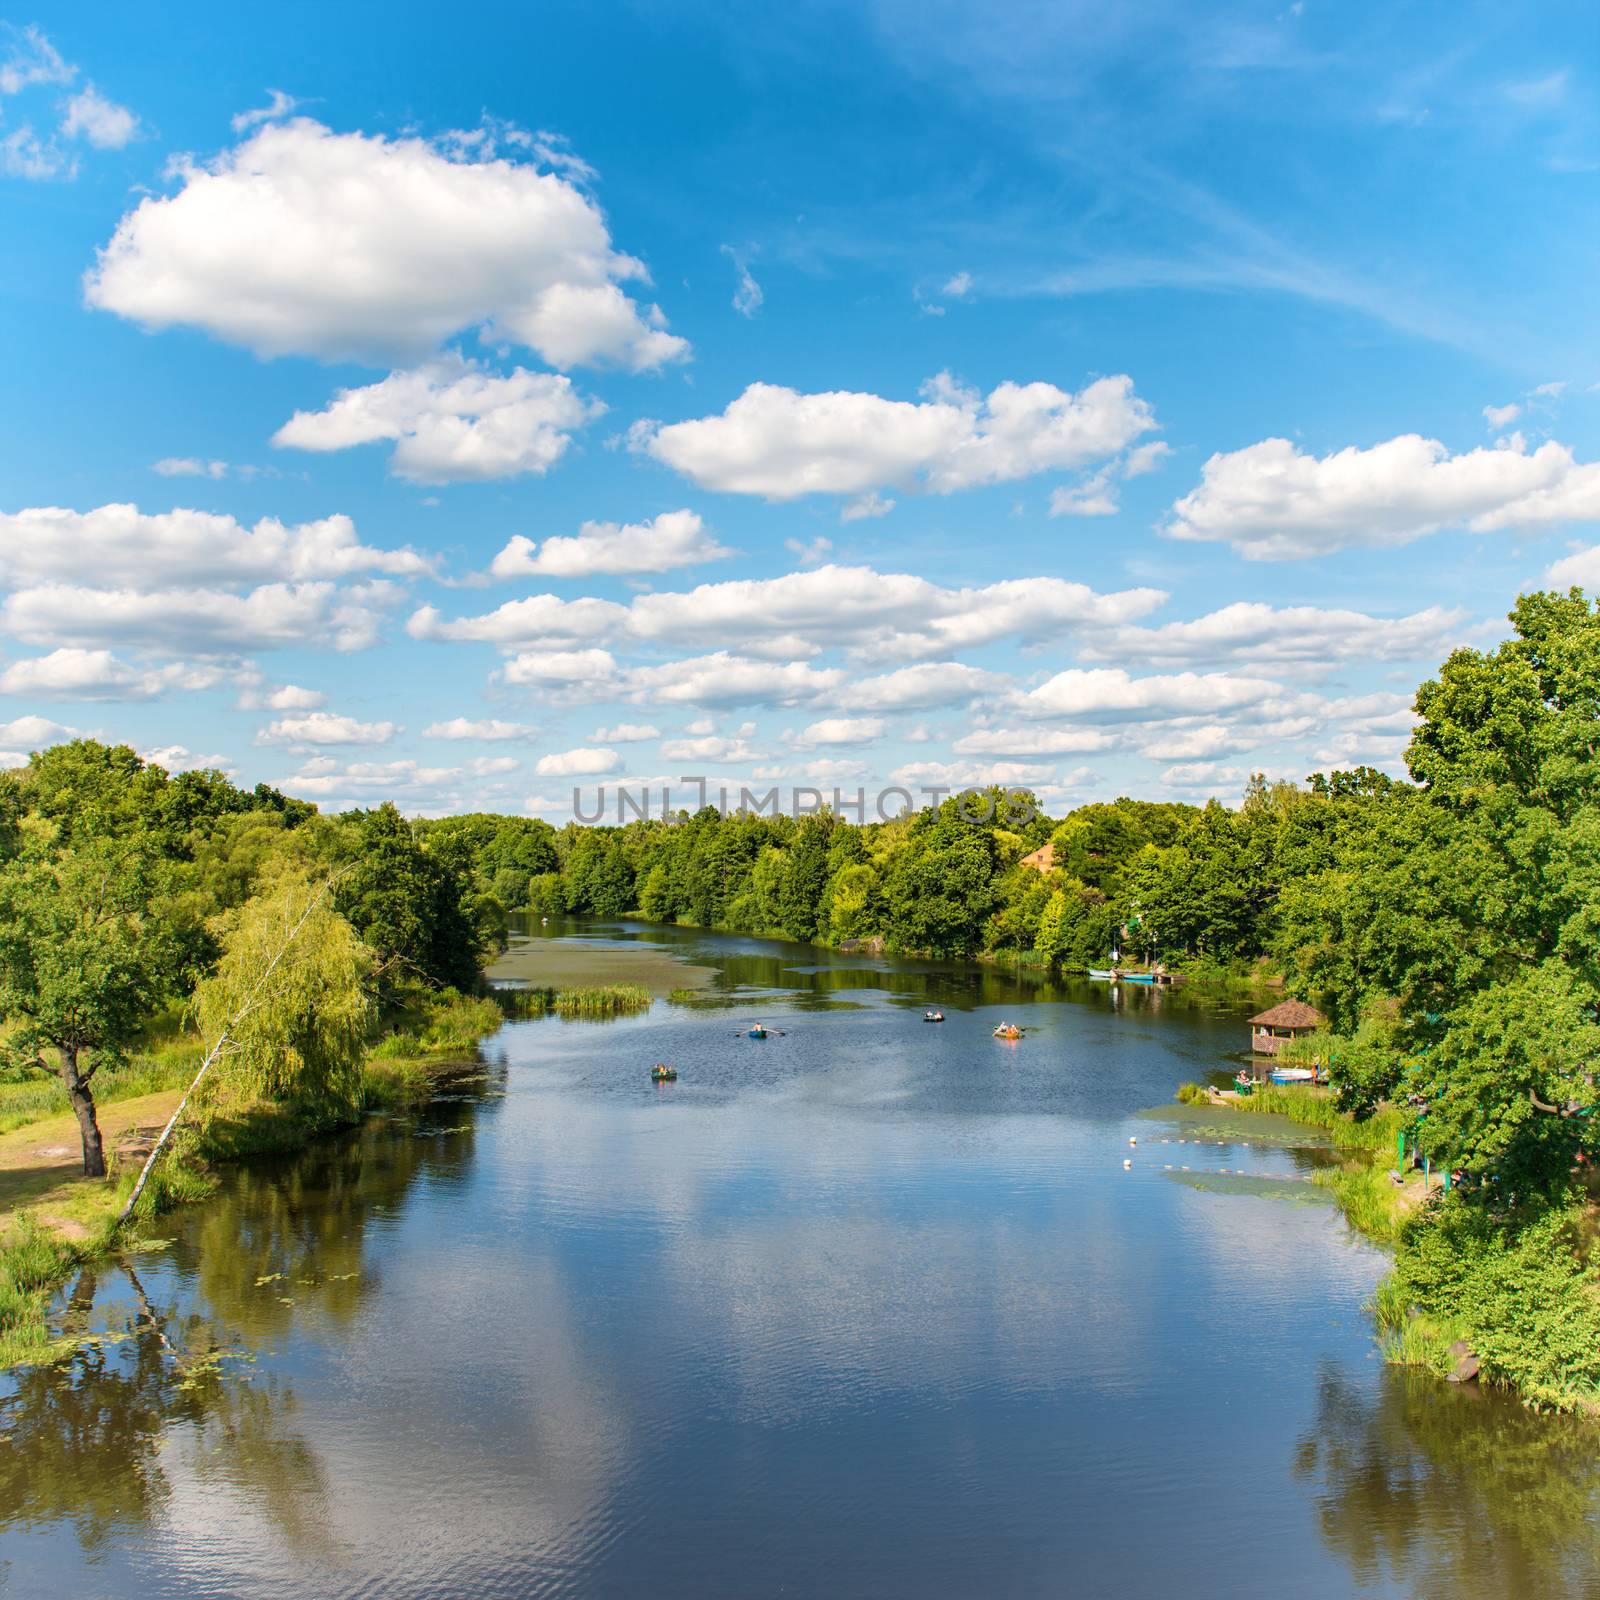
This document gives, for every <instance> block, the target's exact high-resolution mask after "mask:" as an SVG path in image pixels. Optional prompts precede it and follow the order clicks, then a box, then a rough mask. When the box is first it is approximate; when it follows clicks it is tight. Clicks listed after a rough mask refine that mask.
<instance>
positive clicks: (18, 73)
mask: <svg viewBox="0 0 1600 1600" xmlns="http://www.w3.org/2000/svg"><path fill="white" fill-rule="evenodd" d="M0 42H4V43H5V45H6V53H5V56H4V57H3V58H0V98H4V97H6V96H9V95H20V94H25V93H26V92H27V91H28V90H30V89H38V88H43V87H46V86H50V85H57V86H59V85H65V84H71V83H73V82H75V81H76V79H77V77H78V69H77V67H75V66H74V65H73V64H72V63H71V62H70V61H65V60H63V59H62V56H61V52H60V51H58V50H57V49H56V47H55V46H54V45H53V44H51V42H50V41H49V39H47V38H46V37H45V35H44V34H43V33H42V32H40V30H39V29H38V28H36V27H26V28H19V27H14V26H13V25H11V24H10V23H5V22H0ZM56 110H57V112H58V113H59V118H58V121H57V126H56V129H55V131H54V132H53V133H50V134H45V135H41V134H39V133H37V132H35V130H34V125H33V123H32V122H31V121H24V122H21V123H19V124H18V125H17V126H16V127H15V128H13V129H12V130H11V132H10V133H8V134H6V135H5V136H4V137H3V138H0V171H3V172H5V173H6V174H8V175H9V176H11V177H15V178H28V179H32V180H34V181H41V180H46V179H50V178H74V177H76V176H77V173H78V159H77V156H76V155H75V154H74V153H73V152H72V151H71V149H70V144H71V142H72V141H73V140H83V141H85V142H86V143H88V144H89V145H91V146H93V147H94V148H95V149H97V150H118V149H121V148H122V146H124V145H125V144H127V143H128V142H129V141H130V140H131V139H132V138H134V136H135V135H136V134H137V133H138V132H139V119H138V118H137V117H136V116H134V114H133V113H132V112H131V111H129V110H128V109H127V108H126V107H125V106H119V105H117V104H116V102H115V101H112V100H108V99H107V98H106V97H105V96H104V95H103V94H101V93H100V92H99V90H97V89H96V88H95V86H94V85H93V84H92V83H86V84H85V85H84V86H83V87H82V88H81V89H79V90H78V91H77V92H76V93H75V94H72V95H69V96H68V97H67V98H66V99H65V100H63V101H61V102H60V103H59V104H58V105H57V107H56Z"/></svg>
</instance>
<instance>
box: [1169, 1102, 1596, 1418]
mask: <svg viewBox="0 0 1600 1600" xmlns="http://www.w3.org/2000/svg"><path fill="white" fill-rule="evenodd" d="M1189 1088H1194V1089H1197V1090H1204V1091H1205V1094H1206V1096H1207V1102H1206V1103H1208V1104H1210V1105H1213V1106H1215V1107H1217V1108H1219V1109H1227V1110H1229V1111H1232V1112H1236V1113H1240V1114H1244V1115H1256V1116H1259V1115H1268V1116H1278V1117H1284V1118H1286V1119H1288V1120H1289V1121H1291V1122H1294V1123H1297V1124H1298V1125H1300V1126H1302V1127H1306V1128H1315V1129H1317V1130H1318V1131H1319V1132H1321V1133H1323V1134H1326V1135H1327V1136H1328V1137H1329V1139H1330V1142H1331V1143H1332V1144H1333V1146H1334V1147H1335V1148H1336V1149H1337V1150H1338V1151H1339V1153H1340V1155H1341V1157H1342V1160H1341V1162H1340V1164H1339V1165H1338V1166H1336V1167H1330V1168H1328V1169H1327V1170H1326V1171H1323V1172H1318V1173H1316V1174H1314V1175H1313V1177H1312V1179H1311V1181H1312V1182H1313V1183H1316V1184H1318V1185H1320V1186H1321V1187H1324V1188H1326V1189H1328V1190H1329V1191H1330V1192H1331V1194H1332V1195H1333V1197H1334V1199H1335V1200H1336V1202H1337V1203H1338V1206H1339V1210H1340V1213H1341V1215H1342V1216H1343V1217H1344V1220H1345V1222H1346V1224H1347V1225H1348V1226H1349V1227H1350V1228H1351V1229H1352V1230H1353V1231H1354V1232H1356V1233H1358V1234H1360V1235H1361V1236H1362V1237H1363V1238H1364V1239H1366V1240H1367V1241H1369V1242H1370V1243H1372V1244H1374V1245H1376V1246H1378V1247H1380V1248H1382V1249H1384V1250H1386V1251H1387V1252H1389V1254H1390V1255H1391V1257H1393V1258H1394V1259H1395V1260H1396V1266H1395V1267H1393V1268H1391V1270H1390V1271H1389V1272H1388V1274H1386V1275H1385V1277H1384V1278H1383V1279H1382V1281H1381V1282H1380V1283H1379V1284H1378V1285H1377V1288H1376V1289H1375V1290H1374V1292H1373V1295H1372V1299H1371V1300H1370V1302H1369V1303H1368V1306H1367V1309H1368V1311H1369V1312H1370V1314H1371V1316H1372V1318H1373V1322H1374V1325H1375V1327H1376V1329H1377V1333H1378V1341H1379V1346H1380V1348H1381V1350H1382V1352H1383V1356H1384V1360H1385V1361H1386V1362H1387V1363H1388V1364H1389V1365H1391V1366H1394V1367H1401V1368H1410V1369H1414V1370H1421V1371H1424V1372H1427V1373H1429V1374H1430V1375H1432V1376H1433V1377H1434V1378H1436V1379H1439V1380H1440V1381H1442V1382H1446V1383H1455V1384H1461V1383H1482V1384H1483V1385H1485V1386H1486V1387H1490V1388H1495V1389H1499V1390H1502V1391H1504V1392H1505V1393H1507V1394H1510V1395H1512V1396H1514V1397H1515V1398H1516V1399H1517V1400H1518V1401H1520V1402H1521V1403H1522V1404H1523V1405H1525V1406H1527V1407H1528V1408H1529V1409H1530V1410H1536V1411H1542V1412H1570V1413H1576V1414H1580V1415H1587V1416H1590V1417H1600V1402H1597V1400H1596V1398H1595V1397H1594V1396H1593V1395H1591V1394H1589V1393H1587V1392H1584V1391H1582V1390H1579V1389H1575V1388H1571V1387H1565V1388H1563V1387H1556V1388H1552V1387H1550V1386H1548V1385H1540V1386H1538V1387H1536V1388H1534V1387H1528V1386H1524V1385H1523V1384H1519V1383H1518V1382H1516V1381H1515V1380H1514V1379H1513V1378H1512V1377H1511V1376H1509V1375H1502V1374H1500V1373H1497V1372H1496V1371H1494V1370H1493V1369H1492V1368H1489V1369H1487V1370H1486V1369H1485V1363H1484V1361H1483V1359H1482V1358H1481V1357H1480V1353H1479V1347H1480V1346H1482V1345H1483V1344H1485V1343H1488V1342H1491V1338H1492V1333H1491V1330H1492V1327H1493V1323H1492V1317H1488V1318H1487V1320H1485V1321H1484V1322H1483V1324H1482V1325H1480V1326H1478V1327H1477V1328H1476V1329H1474V1328H1473V1327H1472V1326H1469V1325H1468V1323H1467V1322H1466V1321H1465V1320H1458V1319H1445V1318H1440V1317H1438V1316H1433V1315H1429V1314H1427V1313H1426V1312H1425V1311H1424V1310H1423V1309H1422V1308H1421V1307H1420V1306H1418V1305H1416V1304H1415V1303H1413V1300H1412V1297H1411V1295H1410V1294H1409V1293H1408V1292H1407V1290H1406V1287H1405V1284H1404V1283H1403V1282H1402V1274H1401V1272H1400V1271H1399V1267H1398V1261H1399V1252H1400V1250H1401V1249H1402V1247H1403V1244H1404V1234H1405V1230H1406V1228H1407V1225H1408V1223H1411V1222H1413V1221H1414V1220H1417V1219H1421V1218H1422V1216H1423V1213H1424V1210H1425V1208H1427V1207H1428V1206H1430V1205H1438V1204H1440V1203H1442V1201H1443V1199H1444V1195H1445V1192H1446V1191H1445V1190H1444V1189H1443V1187H1442V1186H1441V1185H1439V1184H1433V1183H1430V1182H1429V1181H1428V1179H1427V1177H1426V1174H1425V1173H1418V1172H1415V1171H1408V1172H1403V1173H1401V1172H1400V1169H1399V1168H1397V1167H1395V1166H1394V1165H1393V1161H1394V1156H1395V1152H1396V1146H1397V1141H1398V1138H1399V1136H1400V1133H1401V1132H1402V1130H1403V1128H1404V1126H1405V1123H1406V1119H1405V1117H1404V1116H1403V1114H1402V1113H1401V1112H1400V1111H1399V1110H1398V1109H1396V1108H1394V1107H1385V1108H1383V1109H1382V1110H1380V1111H1379V1112H1378V1113H1377V1114H1376V1115H1375V1116H1373V1117H1371V1118H1368V1119H1365V1120H1364V1121H1357V1120H1356V1119H1355V1118H1353V1117H1351V1116H1350V1115H1349V1114H1348V1113H1345V1112H1341V1111H1339V1110H1338V1108H1337V1106H1336V1105H1335V1103H1334V1098H1333V1095H1332V1094H1331V1092H1329V1091H1327V1090H1325V1089H1317V1088H1313V1087H1311V1086H1296V1087H1293V1088H1272V1087H1267V1088H1257V1089H1256V1090H1255V1092H1254V1093H1252V1094H1250V1095H1240V1094H1237V1093H1235V1092H1232V1091H1230V1090H1223V1089H1218V1088H1216V1087H1215V1086H1214V1085H1210V1084H1199V1085H1184V1086H1183V1089H1180V1091H1179V1097H1180V1098H1184V1089H1189ZM1188 1098H1189V1099H1190V1103H1195V1098H1194V1097H1192V1096H1191V1097H1188ZM1397 1174H1399V1176H1400V1181H1399V1182H1396V1181H1395V1179H1396V1175H1397Z"/></svg>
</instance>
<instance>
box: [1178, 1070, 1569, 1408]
mask: <svg viewBox="0 0 1600 1600" xmlns="http://www.w3.org/2000/svg"><path fill="white" fill-rule="evenodd" d="M1196 1087H1197V1086H1190V1085H1185V1089H1191V1088H1196ZM1205 1092H1206V1093H1208V1094H1210V1095H1212V1096H1213V1098H1214V1100H1215V1099H1225V1103H1226V1104H1227V1105H1228V1106H1229V1107H1230V1108H1231V1109H1233V1110H1236V1111H1240V1112H1244V1113H1247V1114H1254V1115H1265V1116H1273V1117H1283V1118H1287V1119H1288V1120H1290V1121H1293V1122H1296V1123H1299V1124H1301V1125H1302V1126H1305V1127H1311V1128H1316V1129H1318V1130H1319V1131H1320V1132H1321V1133H1323V1134H1324V1135H1325V1136H1326V1137H1327V1138H1328V1139H1329V1141H1330V1142H1331V1143H1332V1144H1333V1145H1334V1146H1335V1147H1336V1148H1337V1149H1338V1150H1339V1151H1340V1153H1341V1155H1342V1156H1343V1158H1344V1159H1343V1160H1342V1162H1341V1163H1340V1165H1338V1166H1336V1167H1329V1168H1327V1169H1325V1170H1323V1171H1321V1172H1318V1173H1316V1174H1315V1175H1314V1176H1313V1178H1312V1181H1313V1182H1314V1183H1318V1184H1320V1185H1322V1186H1324V1187H1325V1188H1327V1189H1328V1190H1330V1191H1331V1192H1332V1194H1333V1195H1334V1197H1335V1198H1336V1199H1337V1200H1338V1202H1339V1206H1340V1209H1341V1210H1342V1211H1343V1213H1344V1216H1345V1218H1346V1220H1347V1221H1348V1222H1349V1224H1350V1225H1351V1227H1353V1228H1354V1229H1356V1231H1357V1232H1359V1233H1361V1234H1363V1235H1364V1236H1365V1237H1367V1238H1369V1239H1371V1240H1373V1241H1374V1242H1376V1243H1378V1244H1381V1245H1383V1246H1385V1247H1386V1248H1388V1249H1389V1250H1391V1251H1392V1252H1394V1255H1395V1266H1394V1269H1393V1270H1392V1271H1391V1272H1390V1273H1389V1274H1388V1276H1386V1277H1385V1278H1384V1280H1383V1282H1382V1283H1380V1284H1379V1285H1378V1288H1377V1290H1376V1291H1375V1292H1374V1295H1373V1299H1372V1303H1371V1306H1370V1309H1371V1311H1372V1314H1373V1317H1374V1320H1375V1321H1376V1323H1377V1325H1378V1329H1379V1333H1380V1336H1381V1339H1382V1343H1383V1350H1384V1355H1385V1357H1386V1359H1387V1360H1388V1361H1389V1362H1390V1363H1392V1364H1393V1365H1395V1366H1404V1367H1417V1368H1422V1369H1424V1370H1426V1371H1428V1372H1431V1373H1433V1374H1434V1375H1435V1376H1436V1377H1439V1378H1442V1379H1451V1378H1454V1379H1455V1380H1457V1381H1460V1380H1462V1379H1463V1378H1470V1377H1472V1376H1478V1377H1480V1378H1481V1379H1482V1380H1483V1381H1485V1382H1489V1383H1492V1384H1496V1385H1498V1386H1501V1387H1504V1388H1506V1389H1510V1390H1512V1391H1513V1392H1515V1393H1516V1394H1517V1395H1518V1396H1520V1397H1521V1398H1522V1399H1523V1400H1524V1401H1526V1402H1527V1403H1528V1404H1530V1405H1532V1406H1534V1407H1537V1408H1539V1409H1543V1410H1551V1411H1577V1412H1587V1413H1590V1414H1593V1415H1600V1374H1597V1367H1600V1278H1597V1275H1596V1272H1595V1270H1594V1265H1593V1262H1594V1254H1595V1251H1594V1241H1595V1239H1596V1238H1597V1237H1600V1213H1597V1212H1596V1209H1595V1207H1594V1206H1593V1205H1592V1204H1591V1205H1580V1204H1574V1205H1572V1206H1570V1207H1569V1208H1568V1209H1567V1210H1565V1211H1562V1212H1554V1213H1545V1214H1542V1215H1540V1216H1538V1217H1537V1218H1535V1219H1533V1220H1530V1219H1528V1218H1525V1217H1522V1216H1520V1215H1519V1214H1517V1213H1516V1212H1515V1211H1512V1210H1508V1212H1507V1213H1506V1214H1504V1215H1499V1216H1496V1215H1492V1214H1489V1213H1486V1212H1484V1211H1483V1210H1482V1209H1480V1208H1473V1207H1469V1206H1467V1205H1466V1204H1465V1203H1464V1201H1463V1197H1462V1196H1461V1195H1460V1194H1459V1193H1456V1194H1450V1193H1447V1192H1446V1191H1445V1190H1444V1188H1443V1186H1442V1184H1441V1183H1439V1182H1437V1181H1435V1182H1433V1183H1425V1180H1424V1177H1423V1174H1421V1173H1419V1172H1415V1171H1408V1172H1406V1173H1405V1174H1404V1178H1403V1181H1402V1182H1400V1183H1396V1182H1395V1181H1394V1177H1393V1176H1392V1173H1393V1172H1394V1170H1395V1162H1396V1157H1397V1145H1398V1140H1399V1136H1400V1134H1401V1132H1402V1131H1404V1130H1408V1129H1409V1127H1410V1126H1411V1119H1410V1118H1409V1117H1408V1116H1407V1114H1406V1113H1404V1112H1401V1111H1399V1110H1398V1109H1396V1108H1393V1107H1384V1108H1382V1109H1380V1110H1379V1111H1378V1112H1376V1113H1375V1114H1374V1115H1373V1116H1371V1117H1368V1118H1364V1119H1362V1120H1359V1121H1358V1120H1356V1119H1355V1118H1353V1117H1351V1116H1349V1115H1347V1114H1346V1113H1344V1112H1341V1111H1340V1110H1339V1109H1338V1107H1337V1106H1336V1105H1335V1103H1334V1100H1333V1096H1332V1095H1331V1094H1330V1093H1329V1092H1328V1091H1327V1090H1323V1089H1315V1088H1311V1087H1295V1088H1280V1087H1277V1086H1274V1085H1263V1086H1261V1087H1258V1088H1257V1089H1256V1091H1255V1092H1254V1093H1253V1094H1251V1095H1247V1096H1243V1097H1240V1096H1236V1095H1233V1094H1231V1093H1229V1094H1227V1095H1226V1096H1225V1097H1223V1096H1217V1095H1216V1092H1215V1091H1205Z"/></svg>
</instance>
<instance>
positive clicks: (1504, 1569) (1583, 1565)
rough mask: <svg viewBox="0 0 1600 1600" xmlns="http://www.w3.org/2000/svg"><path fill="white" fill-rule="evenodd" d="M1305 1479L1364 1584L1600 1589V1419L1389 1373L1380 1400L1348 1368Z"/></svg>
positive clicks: (1459, 1591) (1334, 1540) (1322, 1403)
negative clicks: (1541, 1410)
mask: <svg viewBox="0 0 1600 1600" xmlns="http://www.w3.org/2000/svg"><path fill="white" fill-rule="evenodd" d="M1295 1471H1296V1475H1297V1476H1298V1477H1300V1478H1302V1479H1303V1480H1305V1481H1307V1482H1310V1483H1312V1484H1314V1485H1315V1486H1316V1488H1317V1493H1318V1501H1317V1504H1318V1512H1319V1517H1320V1522H1321V1531H1322V1537H1323V1539H1324V1540H1325V1541H1326V1542H1327V1544H1328V1546H1329V1547H1330V1548H1331V1549H1332V1550H1334V1551H1335V1552H1337V1553H1338V1554H1339V1555H1340V1556H1341V1557H1342V1558H1343V1559H1344V1560H1345V1561H1346V1562H1348V1563H1349V1566H1350V1569H1351V1572H1352V1575H1353V1576H1354V1577H1355V1579H1356V1580H1357V1582H1359V1583H1362V1584H1366V1583H1377V1582H1380V1581H1388V1582H1391V1583H1394V1584H1396V1585H1398V1586H1400V1587H1401V1588H1403V1589H1404V1591H1405V1592H1406V1593H1407V1594H1435V1593H1437V1594H1448V1595H1458V1596H1468V1597H1474V1596H1484V1597H1489V1596H1494V1597H1496V1600H1498V1597H1500V1596H1504V1595H1530V1596H1531V1595H1540V1596H1549V1597H1552V1600H1554V1597H1557V1596H1562V1595H1593V1594H1594V1593H1596V1592H1597V1590H1596V1583H1597V1580H1596V1574H1597V1573H1600V1425H1597V1424H1595V1423H1594V1422H1592V1421H1590V1420H1588V1419H1581V1418H1565V1417H1548V1416H1538V1415H1535V1414H1534V1413H1532V1412H1530V1411H1528V1410H1526V1409H1525V1408H1524V1407H1522V1406H1519V1405H1517V1404H1516V1403H1515V1402H1513V1401H1510V1400H1507V1399H1504V1398H1503V1397H1501V1396H1498V1395H1494V1394H1485V1393H1479V1392H1478V1391H1477V1390H1476V1389H1471V1388H1465V1389H1460V1390H1456V1389H1450V1388H1447V1387H1445V1386H1444V1385H1442V1384H1441V1383H1439V1382H1438V1380H1437V1379H1434V1378H1432V1377H1429V1376H1427V1375H1426V1374H1422V1373H1416V1372H1406V1371H1403V1370H1399V1369H1395V1368H1389V1369H1386V1370H1385V1373H1384V1377H1383V1382H1382V1385H1381V1387H1380V1389H1379V1392H1378V1396H1377V1398H1376V1399H1373V1398H1371V1397H1369V1396H1368V1395H1367V1394H1366V1393H1365V1392H1364V1391H1363V1390H1362V1389H1360V1388H1358V1387H1357V1386H1356V1385H1354V1384H1352V1383H1351V1382H1349V1381H1348V1380H1347V1379H1345V1378H1344V1377H1342V1376H1341V1375H1340V1374H1338V1373H1337V1372H1334V1371H1329V1372H1325V1373H1324V1374H1323V1376H1322V1379H1321V1383H1320V1390H1319V1400H1318V1411H1317V1425H1316V1427H1315V1428H1314V1429H1313V1430H1312V1431H1311V1432H1310V1433H1308V1434H1307V1435H1306V1436H1305V1438H1303V1439H1302V1440H1301V1441H1300V1445H1299V1451H1298V1458H1297V1460H1296V1464H1295Z"/></svg>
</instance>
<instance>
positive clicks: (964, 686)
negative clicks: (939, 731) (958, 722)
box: [849, 661, 1005, 711]
mask: <svg viewBox="0 0 1600 1600" xmlns="http://www.w3.org/2000/svg"><path fill="white" fill-rule="evenodd" d="M1004 687H1005V679H1004V678H1002V677H1000V676H999V675H998V674H997V673H993V672H985V671H983V670H982V669H981V668H979V667H969V666H966V665H964V664H963V663H961V662H959V661H926V662H923V663H922V664H921V665H920V666H915V667H901V668H900V669H899V671H897V672H886V673H883V674H882V675H881V676H879V677H876V678H858V679H857V680H856V681H855V682H854V683H853V684H852V685H851V686H850V692H849V693H850V704H851V706H852V707H853V708H860V709H862V710H866V711H919V710H925V709H927V708H928V707H930V706H950V705H957V704H960V703H961V702H963V701H967V700H971V699H972V698H973V697H974V696H976V695H980V694H993V693H996V692H998V691H999V690H1000V689H1002V688H1004Z"/></svg>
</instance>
